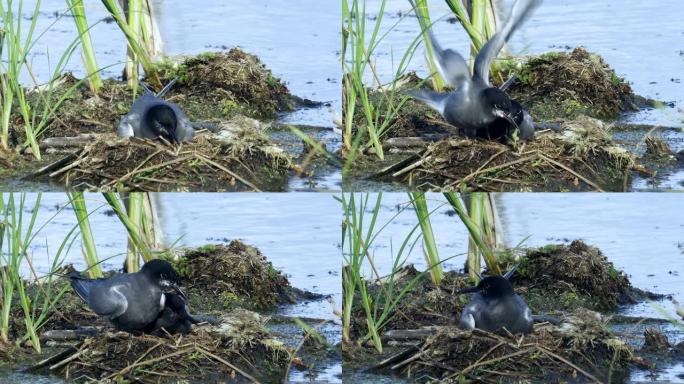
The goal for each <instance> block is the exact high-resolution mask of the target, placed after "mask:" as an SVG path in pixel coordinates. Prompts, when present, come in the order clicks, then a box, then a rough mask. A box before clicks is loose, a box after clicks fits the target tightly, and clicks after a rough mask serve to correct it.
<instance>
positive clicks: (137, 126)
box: [118, 79, 195, 143]
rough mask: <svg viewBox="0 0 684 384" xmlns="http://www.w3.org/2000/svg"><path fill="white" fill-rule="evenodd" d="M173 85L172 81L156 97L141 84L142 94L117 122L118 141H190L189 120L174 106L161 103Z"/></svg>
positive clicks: (193, 133)
mask: <svg viewBox="0 0 684 384" xmlns="http://www.w3.org/2000/svg"><path fill="white" fill-rule="evenodd" d="M175 83H176V79H174V80H172V81H171V82H170V83H169V84H167V85H166V86H165V87H164V89H162V90H161V91H160V92H159V93H158V94H156V95H155V94H154V93H153V92H152V91H151V90H150V89H149V88H147V86H145V85H144V84H143V88H144V89H145V91H144V93H143V94H142V95H141V96H140V97H138V98H137V99H136V100H135V102H134V103H133V106H131V110H130V111H129V112H128V113H127V114H126V115H125V116H124V117H123V118H121V122H119V128H118V134H119V137H140V138H145V139H156V138H159V137H163V138H164V139H166V140H168V141H170V142H172V143H180V142H183V141H190V140H192V139H193V138H194V137H195V128H194V127H193V125H192V123H191V122H190V119H188V117H187V116H186V115H185V113H183V111H182V110H181V109H180V107H179V106H178V105H176V104H174V103H170V102H168V101H165V100H163V99H162V97H164V95H165V94H166V93H167V92H168V91H169V90H170V89H171V87H172V86H173V85H174V84H175Z"/></svg>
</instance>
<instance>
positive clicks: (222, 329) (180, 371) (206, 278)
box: [0, 240, 337, 382]
mask: <svg viewBox="0 0 684 384" xmlns="http://www.w3.org/2000/svg"><path fill="white" fill-rule="evenodd" d="M169 257H170V256H169ZM174 260H175V261H174V262H175V266H176V267H177V268H178V272H179V274H180V275H181V277H182V281H181V286H182V287H183V289H184V291H185V293H186V294H187V295H188V303H189V307H190V311H191V312H192V313H193V314H200V313H201V314H211V315H212V316H214V317H216V318H218V319H219V320H220V321H219V323H218V324H215V325H210V324H200V325H197V326H194V327H193V331H192V332H191V333H189V334H186V335H168V334H167V335H164V334H163V332H162V333H161V334H160V335H156V336H155V335H146V334H137V335H133V334H128V333H124V332H115V331H114V329H113V327H112V326H111V324H109V323H108V322H107V321H106V320H104V319H102V318H100V317H98V316H97V315H95V314H94V313H92V312H91V311H90V310H88V309H87V307H86V306H85V304H83V303H82V301H81V300H80V299H79V298H78V297H77V296H76V295H75V294H74V293H73V292H72V290H71V289H70V286H69V283H68V281H67V279H63V278H58V279H57V281H56V283H55V284H54V285H53V286H52V287H51V288H50V289H51V291H52V292H53V293H57V292H61V293H62V296H61V298H60V299H59V302H58V304H57V305H56V306H55V308H54V309H53V310H51V312H50V315H49V317H48V320H47V321H46V323H45V324H44V326H43V327H42V328H41V330H40V334H41V340H42V344H43V349H44V350H43V352H42V353H41V354H37V353H35V352H33V350H32V349H31V348H30V347H29V346H28V345H27V344H23V345H21V346H17V345H15V344H14V343H10V344H8V345H7V346H6V347H7V349H3V350H4V351H9V353H2V354H0V358H1V359H2V360H1V362H0V365H3V366H10V367H12V369H25V370H26V371H27V372H34V373H39V374H50V375H57V376H61V377H68V378H70V380H75V382H86V381H88V380H91V379H97V380H105V379H111V380H113V381H115V382H160V381H161V382H177V381H178V380H189V382H196V381H213V380H217V379H218V378H223V379H225V378H226V377H227V378H230V379H231V380H234V381H235V382H253V381H254V380H261V381H265V382H272V381H274V380H275V381H279V380H282V379H283V377H284V375H285V373H286V371H287V370H288V367H289V366H290V365H292V364H294V365H295V368H296V369H300V370H308V369H310V368H311V367H312V364H313V363H312V362H315V361H318V360H320V359H322V358H328V360H327V361H330V356H334V355H335V354H336V353H337V352H335V351H336V350H337V348H336V347H335V346H330V345H327V344H325V345H323V346H318V348H317V352H316V353H315V354H314V353H310V352H311V351H310V350H309V349H307V348H303V349H300V348H297V347H296V346H293V345H292V344H291V343H289V341H290V340H289V339H293V340H299V341H301V342H302V343H304V341H303V340H305V339H306V338H305V332H303V331H302V329H301V328H299V327H298V326H297V325H296V324H297V323H296V321H295V320H294V319H291V318H288V317H285V316H279V317H277V321H276V326H280V327H281V328H282V327H283V326H282V325H279V324H291V325H290V326H289V328H288V330H287V332H285V333H284V334H283V333H282V330H281V333H279V334H276V333H273V332H272V331H271V330H270V328H271V327H272V326H273V325H272V324H271V316H269V315H268V313H270V312H272V311H273V310H275V309H276V308H277V307H278V306H280V305H282V304H290V303H295V302H298V301H300V300H304V299H306V300H320V299H321V298H322V297H321V296H320V295H315V294H312V293H309V292H305V291H301V290H298V289H296V288H293V287H291V286H290V284H289V282H288V280H287V278H286V277H285V276H284V275H283V274H282V272H280V271H278V270H276V269H274V268H273V266H272V265H271V263H270V262H268V261H267V260H266V258H265V257H264V256H263V255H262V254H261V252H260V251H259V250H257V249H256V248H254V247H251V246H248V245H246V244H244V243H242V242H240V241H237V240H235V241H232V242H231V243H230V244H228V245H207V246H204V247H200V248H197V249H189V250H187V251H183V252H182V254H181V255H179V256H178V257H175V258H174ZM68 270H70V267H69V268H66V269H64V270H62V271H60V272H61V273H67V272H68ZM111 273H113V272H108V273H107V274H111ZM37 289H44V287H43V288H41V287H39V286H38V285H37V284H32V285H29V286H28V290H29V293H30V292H32V291H35V290H37ZM13 308H14V313H13V316H12V317H11V318H12V322H11V324H10V338H11V339H12V340H17V339H18V338H20V337H21V335H23V334H24V324H23V320H22V319H23V312H22V311H21V309H20V306H19V304H18V303H16V305H15V306H13ZM254 311H260V312H261V314H260V313H259V312H254ZM313 321H315V320H309V322H313ZM297 329H299V330H297ZM62 330H76V332H81V331H85V332H92V333H91V334H88V335H82V336H79V337H73V338H67V339H62V338H60V337H56V336H54V332H55V331H56V332H57V333H59V332H60V331H62ZM51 332H53V333H51ZM283 335H285V336H283ZM299 341H298V342H299ZM319 355H322V356H323V357H317V356H319ZM295 368H293V369H295Z"/></svg>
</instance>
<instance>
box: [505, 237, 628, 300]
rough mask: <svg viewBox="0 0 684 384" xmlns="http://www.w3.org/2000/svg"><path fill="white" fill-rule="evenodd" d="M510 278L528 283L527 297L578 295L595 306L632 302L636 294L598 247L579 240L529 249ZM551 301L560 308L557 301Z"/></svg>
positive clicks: (517, 282)
mask: <svg viewBox="0 0 684 384" xmlns="http://www.w3.org/2000/svg"><path fill="white" fill-rule="evenodd" d="M512 281H513V285H517V286H529V287H531V288H530V291H528V296H527V297H529V296H531V295H535V296H538V295H542V294H544V295H547V296H548V295H552V296H558V297H560V298H561V299H562V301H564V302H565V301H566V300H572V299H577V300H580V301H582V302H583V303H582V304H583V305H586V306H588V307H590V308H592V309H596V310H616V309H617V307H618V305H621V304H633V303H635V302H636V298H635V296H636V295H638V292H637V291H636V290H635V289H634V288H633V287H632V286H631V284H630V282H629V279H628V278H627V276H626V275H625V274H624V273H623V272H620V271H617V270H616V269H615V266H614V265H613V263H611V262H609V261H608V259H607V258H606V256H604V255H603V253H602V252H601V251H600V250H599V249H598V248H596V247H592V246H589V245H587V244H585V243H584V242H582V241H581V240H575V241H573V242H572V243H571V244H570V245H550V246H546V247H542V248H539V249H534V250H531V251H529V252H528V253H527V255H526V256H525V257H524V258H522V259H521V264H520V268H519V269H518V273H517V274H516V275H514V277H513V279H512ZM563 298H565V299H563ZM580 298H584V299H580ZM564 304H567V305H570V304H572V303H569V302H566V303H564ZM530 305H532V303H530ZM554 305H555V306H556V308H557V309H559V308H558V307H557V305H558V303H555V304H554ZM535 306H536V307H537V308H539V307H541V308H539V309H542V308H543V309H551V308H545V307H546V306H547V305H544V303H543V302H535Z"/></svg>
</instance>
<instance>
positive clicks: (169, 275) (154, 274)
mask: <svg viewBox="0 0 684 384" xmlns="http://www.w3.org/2000/svg"><path fill="white" fill-rule="evenodd" d="M140 272H141V273H142V274H144V275H146V276H148V277H149V278H151V279H152V280H153V281H155V282H157V283H158V284H159V285H160V286H162V287H172V288H173V289H174V290H178V291H180V289H178V287H177V284H178V283H179V281H180V275H178V273H177V272H176V270H174V269H173V266H172V265H171V263H169V262H168V261H166V260H161V259H154V260H150V261H148V262H147V263H145V265H143V266H142V268H140Z"/></svg>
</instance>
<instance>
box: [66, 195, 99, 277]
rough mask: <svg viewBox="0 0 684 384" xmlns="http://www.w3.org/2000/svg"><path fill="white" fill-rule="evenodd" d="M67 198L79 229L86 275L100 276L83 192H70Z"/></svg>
mask: <svg viewBox="0 0 684 384" xmlns="http://www.w3.org/2000/svg"><path fill="white" fill-rule="evenodd" d="M69 199H70V202H71V206H72V207H73V209H74V214H75V215H76V219H77V220H78V226H79V228H80V229H81V239H82V241H83V257H84V259H85V262H86V265H87V266H88V276H89V277H90V278H91V279H96V278H100V277H102V276H103V275H102V269H101V268H100V258H99V257H98V256H97V247H96V246H95V238H94V237H93V231H92V228H91V227H90V219H89V216H90V215H89V214H88V208H87V207H86V203H85V197H84V194H83V192H71V193H70V194H69Z"/></svg>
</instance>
